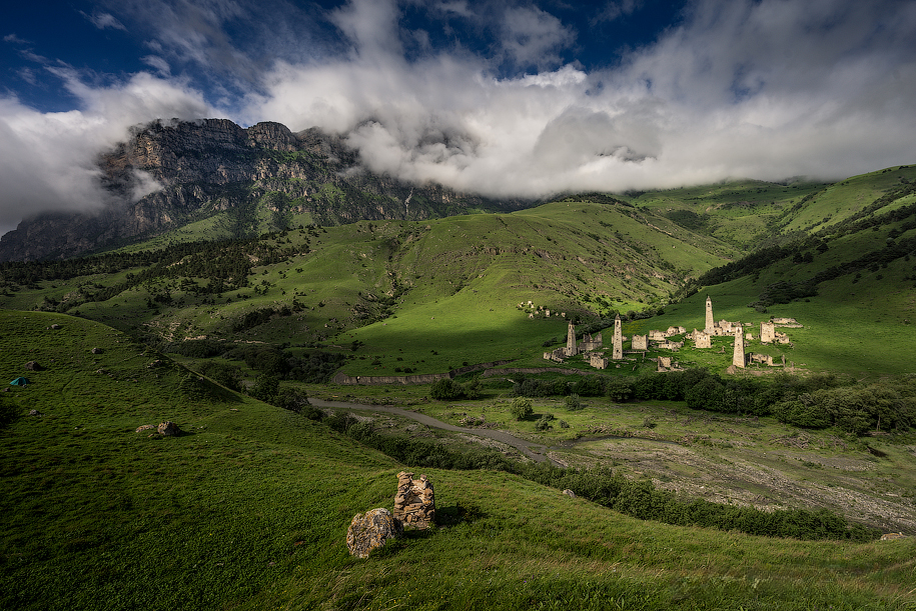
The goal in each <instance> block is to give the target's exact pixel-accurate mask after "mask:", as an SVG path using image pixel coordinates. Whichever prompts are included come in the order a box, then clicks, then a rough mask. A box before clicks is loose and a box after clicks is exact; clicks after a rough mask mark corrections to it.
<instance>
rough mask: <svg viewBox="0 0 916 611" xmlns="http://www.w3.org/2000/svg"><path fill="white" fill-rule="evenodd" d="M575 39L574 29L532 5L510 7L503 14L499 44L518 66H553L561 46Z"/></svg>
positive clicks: (566, 45)
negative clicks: (501, 35) (500, 41)
mask: <svg viewBox="0 0 916 611" xmlns="http://www.w3.org/2000/svg"><path fill="white" fill-rule="evenodd" d="M575 39H576V35H575V32H573V30H572V29H570V28H569V27H567V26H564V25H563V23H562V22H561V21H560V20H559V19H557V18H556V17H554V16H553V15H551V14H550V13H547V12H545V11H542V10H540V9H538V8H536V7H510V8H507V9H506V11H505V13H504V14H503V38H502V45H503V48H504V49H505V51H506V53H507V54H508V55H509V57H510V58H511V60H512V61H513V62H514V63H515V64H516V65H518V66H521V67H527V66H537V67H538V68H547V67H553V66H556V65H557V63H559V60H560V57H559V55H558V53H557V52H558V50H560V49H564V48H566V47H568V46H569V45H570V44H572V43H573V42H574V41H575Z"/></svg>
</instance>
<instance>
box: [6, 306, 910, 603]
mask: <svg viewBox="0 0 916 611" xmlns="http://www.w3.org/2000/svg"><path fill="white" fill-rule="evenodd" d="M0 320H2V324H3V328H4V329H5V333H4V334H3V335H2V336H0V366H2V369H3V370H4V371H8V372H13V373H20V372H24V364H25V362H26V361H35V362H37V363H39V364H40V365H41V366H42V367H43V370H41V371H30V372H29V377H30V378H31V379H32V383H31V384H30V385H28V386H26V387H23V388H14V389H13V390H12V391H11V392H10V393H4V395H6V396H5V397H4V401H6V402H9V403H12V404H13V405H15V406H16V412H17V413H18V414H20V417H19V418H18V420H16V421H15V422H13V423H12V424H11V425H9V426H8V427H7V428H6V429H4V430H3V431H0V444H2V452H0V457H2V458H0V469H2V478H0V487H2V490H0V492H2V494H0V511H2V512H3V515H4V516H5V518H4V522H3V529H2V533H0V536H2V545H0V550H2V551H0V563H2V565H0V566H2V571H0V606H2V607H3V608H15V609H136V608H144V609H174V608H195V609H205V608H237V609H273V608H288V609H314V608H319V609H322V608H323V609H341V608H366V609H452V608H491V609H517V608H525V607H541V608H557V609H573V608H575V609H606V608H608V606H609V605H612V606H613V605H617V606H619V607H624V608H637V609H662V608H672V607H675V608H677V607H681V608H690V609H725V608H739V607H742V606H743V607H744V608H747V609H754V608H756V609H770V608H776V607H778V608H780V609H810V608H812V607H811V606H812V605H817V606H818V607H825V608H829V607H830V606H832V607H833V608H835V609H906V608H910V607H911V605H912V603H913V594H912V591H911V589H912V580H913V570H914V564H913V551H914V548H913V543H912V541H913V540H912V539H909V540H903V541H897V542H880V543H879V542H872V543H854V542H849V541H842V542H836V541H821V542H817V541H815V542H803V541H797V540H793V539H788V540H787V539H770V538H763V537H753V536H747V535H742V534H738V533H735V532H728V533H726V532H721V531H717V530H710V529H702V528H696V527H690V526H687V527H683V526H682V527H675V526H667V525H664V524H658V523H655V522H643V521H641V520H636V519H634V518H630V517H627V516H625V515H622V514H620V513H617V512H614V511H611V510H608V509H606V508H604V507H601V506H600V505H598V504H595V503H592V502H589V501H587V500H584V499H581V498H580V499H571V498H568V497H566V496H564V495H562V494H560V492H559V491H558V490H556V489H555V488H550V487H545V486H543V485H540V484H537V483H535V482H532V481H529V480H526V479H523V478H520V477H519V476H517V475H512V474H509V473H505V472H499V471H489V470H483V471H456V470H442V469H430V470H429V471H428V473H429V475H430V477H431V478H432V479H433V481H434V482H435V485H436V492H437V501H438V505H439V527H438V528H436V529H434V530H432V531H431V532H429V533H426V534H422V535H421V534H419V533H417V534H413V535H411V536H408V537H407V538H405V539H403V540H401V541H400V542H397V543H395V544H393V545H390V546H388V547H386V548H385V549H383V550H381V551H380V552H379V553H375V554H373V556H372V557H371V558H370V559H369V560H368V561H358V560H355V559H352V558H350V557H349V556H348V555H347V553H346V550H345V546H344V545H343V537H344V533H345V531H346V526H347V524H348V523H349V520H350V518H351V517H352V515H353V514H355V513H358V512H362V511H365V510H367V509H370V508H373V507H378V506H387V507H389V508H390V507H391V499H392V497H393V488H394V485H395V483H396V473H397V472H398V471H399V470H401V469H402V468H403V467H404V465H403V464H399V463H398V462H396V461H395V460H393V459H391V458H388V457H386V456H385V455H383V454H381V453H379V452H377V451H375V450H372V449H368V448H366V447H365V446H363V445H361V444H359V443H356V442H355V441H354V440H353V439H352V438H350V437H347V436H341V435H340V434H339V433H337V432H336V431H335V430H334V428H332V427H329V426H327V425H326V424H324V423H319V422H316V421H313V420H311V419H310V418H308V417H307V414H297V413H295V412H293V411H288V410H282V409H278V408H275V407H272V406H270V405H267V404H264V403H260V402H257V401H254V400H251V399H249V398H246V397H244V396H243V395H239V394H235V393H232V392H228V391H226V390H224V389H221V388H219V387H215V386H213V385H212V384H210V383H208V382H206V381H203V382H201V381H197V383H196V384H194V385H189V384H188V383H186V382H185V381H186V380H187V379H188V376H187V372H186V371H185V370H184V369H182V368H181V367H180V366H176V365H174V364H172V363H171V362H169V360H168V359H164V358H162V356H161V355H158V354H156V353H154V352H152V351H150V350H149V349H147V348H144V347H143V346H141V345H138V344H136V343H134V342H132V341H131V340H130V339H129V338H128V337H127V336H125V335H123V334H121V333H118V332H116V331H113V330H111V329H110V328H107V327H104V326H102V325H99V324H96V323H92V322H89V321H85V320H80V319H77V318H71V317H67V316H62V315H58V314H48V313H20V312H8V313H3V314H0ZM52 324H59V325H60V327H61V328H60V329H56V330H54V329H49V328H48V327H49V326H51V325H52ZM93 348H97V349H98V350H96V351H93V350H92V349H93ZM29 409H38V410H40V411H41V413H42V414H41V415H40V416H30V415H26V412H27V411H28V410H29ZM165 419H169V420H172V421H174V422H177V423H178V424H179V425H180V427H181V428H182V429H183V430H184V431H185V434H183V435H181V436H178V437H174V438H161V437H159V436H152V437H150V436H148V435H149V433H148V432H140V433H137V432H135V431H134V429H135V428H136V427H137V426H138V425H140V424H149V423H156V422H157V421H162V420H165ZM566 477H569V476H568V475H567V476H566ZM618 481H619V480H618ZM563 483H567V482H565V481H564V482H563ZM582 485H583V488H584V487H585V486H588V485H589V482H583V483H582ZM643 488H645V487H644V486H643ZM636 489H637V490H638V489H639V488H638V487H637V488H636ZM740 513H741V512H740V511H739V512H737V514H740ZM799 515H801V514H799ZM74 576H78V578H74Z"/></svg>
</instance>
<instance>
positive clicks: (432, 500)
mask: <svg viewBox="0 0 916 611" xmlns="http://www.w3.org/2000/svg"><path fill="white" fill-rule="evenodd" d="M394 517H395V519H397V520H400V522H401V523H402V524H403V525H404V526H413V527H414V528H419V529H425V528H429V526H430V524H433V523H435V521H436V494H435V492H434V491H433V483H432V482H431V481H429V479H427V477H426V476H425V475H421V476H420V478H419V479H414V478H413V473H407V472H406V471H401V472H400V473H398V492H397V494H396V495H395V497H394Z"/></svg>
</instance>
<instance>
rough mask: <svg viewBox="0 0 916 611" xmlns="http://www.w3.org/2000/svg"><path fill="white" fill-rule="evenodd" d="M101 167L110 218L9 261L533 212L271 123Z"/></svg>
mask: <svg viewBox="0 0 916 611" xmlns="http://www.w3.org/2000/svg"><path fill="white" fill-rule="evenodd" d="M98 166H99V170H100V174H101V177H100V181H101V186H102V188H103V191H104V192H105V193H106V194H107V196H108V197H107V204H106V206H105V207H104V208H103V209H102V210H101V211H99V212H94V213H45V214H41V215H38V216H36V217H33V218H30V219H26V220H24V221H23V222H22V223H20V225H19V227H18V228H17V229H16V230H15V231H12V232H9V233H7V234H6V235H4V236H3V237H2V239H0V261H14V260H22V261H28V260H39V259H49V258H64V257H72V256H77V255H81V254H85V253H88V252H93V251H98V250H100V249H105V248H109V247H111V246H113V245H118V244H124V243H129V242H132V241H136V240H138V239H141V238H144V237H150V236H154V235H156V234H159V233H161V232H163V231H166V230H169V229H175V228H179V227H183V226H186V225H188V224H192V225H193V224H195V223H196V224H197V227H198V228H201V227H202V229H200V230H201V235H200V236H199V237H200V238H201V239H210V240H212V239H226V238H243V237H251V236H256V235H259V234H261V233H264V232H269V231H276V230H282V229H286V228H288V227H298V226H299V225H309V224H318V225H324V226H328V225H339V224H344V223H351V222H354V221H358V220H363V219H364V220H383V219H414V220H417V219H427V218H434V217H442V216H448V215H452V214H459V213H463V212H469V211H475V210H481V209H483V210H493V211H495V210H501V211H508V210H513V209H519V208H523V207H526V206H528V205H530V202H525V201H522V200H511V201H504V202H496V201H492V200H488V199H486V198H483V197H479V196H477V195H472V194H462V193H456V192H454V191H450V190H448V189H445V188H443V187H441V186H438V185H410V184H406V183H403V182H399V181H397V180H394V179H392V178H390V177H387V176H378V175H375V174H371V173H369V172H367V171H365V170H364V169H362V168H361V167H360V164H359V158H358V155H357V153H356V152H355V151H353V150H352V149H350V148H348V147H347V146H346V144H345V143H344V142H343V141H342V140H341V139H340V138H338V137H335V136H332V135H328V134H324V133H322V132H320V131H319V130H317V129H309V130H305V131H302V132H299V133H295V134H294V133H292V132H291V131H290V130H289V129H288V128H287V127H285V126H283V125H281V124H279V123H269V122H268V123H259V124H257V125H253V126H251V127H249V128H247V129H244V128H242V127H240V126H238V125H236V124H235V123H233V122H232V121H229V120H226V119H204V120H200V121H194V122H186V121H177V120H176V121H172V122H162V121H155V122H153V123H150V124H149V125H146V126H144V127H142V128H137V129H135V130H133V131H132V133H131V137H130V139H129V140H128V141H127V142H124V143H121V144H119V145H118V146H116V147H115V148H114V149H113V150H111V151H108V152H106V153H104V154H103V155H101V156H100V158H99V161H98Z"/></svg>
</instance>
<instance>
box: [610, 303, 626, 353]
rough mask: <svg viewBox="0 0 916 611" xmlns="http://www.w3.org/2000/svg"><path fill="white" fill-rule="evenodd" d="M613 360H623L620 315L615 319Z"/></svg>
mask: <svg viewBox="0 0 916 611" xmlns="http://www.w3.org/2000/svg"><path fill="white" fill-rule="evenodd" d="M611 358H612V359H613V360H615V361H620V360H622V359H623V331H622V327H621V324H620V314H618V315H617V316H616V318H614V344H613V349H612V351H611Z"/></svg>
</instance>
